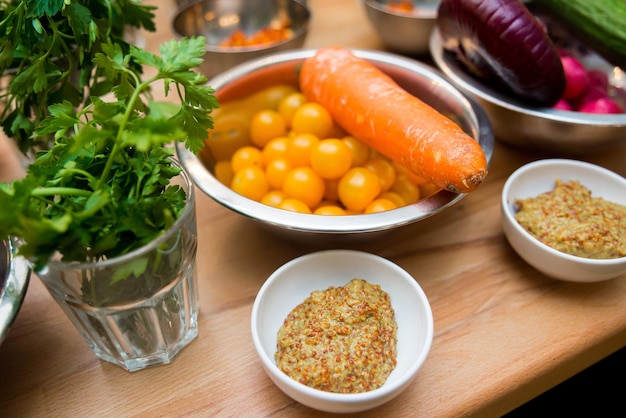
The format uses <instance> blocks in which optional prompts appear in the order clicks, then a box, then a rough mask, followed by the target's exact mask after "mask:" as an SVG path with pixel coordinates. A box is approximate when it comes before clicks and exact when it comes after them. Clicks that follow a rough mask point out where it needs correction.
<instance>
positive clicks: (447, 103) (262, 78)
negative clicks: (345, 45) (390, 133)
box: [177, 50, 494, 244]
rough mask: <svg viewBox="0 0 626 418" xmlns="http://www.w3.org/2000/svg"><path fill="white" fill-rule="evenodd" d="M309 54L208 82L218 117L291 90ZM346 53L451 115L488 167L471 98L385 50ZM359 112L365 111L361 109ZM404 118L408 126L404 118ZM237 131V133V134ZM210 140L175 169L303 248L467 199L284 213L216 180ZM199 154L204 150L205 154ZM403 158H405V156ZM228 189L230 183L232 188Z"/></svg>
mask: <svg viewBox="0 0 626 418" xmlns="http://www.w3.org/2000/svg"><path fill="white" fill-rule="evenodd" d="M316 52H318V51H316V50H299V51H288V52H281V53H276V54H272V55H269V56H267V57H264V58H260V59H256V60H253V61H250V62H247V63H244V64H242V65H239V66H237V67H234V68H232V69H231V70H229V71H226V72H224V73H222V74H220V75H219V76H217V77H215V78H213V79H212V80H209V84H210V85H212V86H213V87H214V88H215V90H216V95H217V97H218V99H219V100H220V101H221V103H222V108H221V109H220V110H221V111H224V110H225V109H226V108H228V107H229V106H231V108H232V104H233V103H235V104H236V103H237V101H238V100H240V99H241V98H242V97H244V96H246V95H250V94H255V92H256V93H258V92H263V91H264V89H266V88H267V87H270V86H276V85H281V84H285V83H287V84H288V85H290V86H292V87H291V88H294V87H293V86H298V77H299V74H300V72H301V70H302V67H303V62H305V60H307V59H308V58H310V57H313V56H314V55H316ZM352 52H353V53H354V55H355V56H356V57H357V58H360V59H362V60H366V61H367V62H369V63H370V65H373V66H374V67H376V68H378V71H382V72H383V73H384V74H386V75H387V76H388V77H390V78H391V79H393V80H395V82H396V83H397V84H398V85H399V86H401V87H402V88H403V89H405V90H406V92H408V93H409V94H411V95H413V96H416V97H419V98H421V100H422V101H424V102H425V103H427V104H429V105H430V106H432V108H433V109H436V110H438V111H439V112H442V114H443V113H445V114H446V115H449V116H450V117H452V118H453V119H454V120H455V121H456V122H457V124H458V126H459V127H460V128H461V129H462V130H463V131H464V132H466V133H464V134H463V135H465V136H470V137H471V138H470V140H471V142H472V143H473V144H474V147H479V149H482V151H481V153H482V154H483V155H484V158H485V160H486V163H487V164H488V163H489V162H490V161H491V157H492V153H493V145H494V144H493V141H494V138H493V134H492V132H491V126H490V124H489V121H488V119H487V117H486V115H485V113H484V112H483V111H482V109H481V108H480V106H478V105H477V104H476V102H475V101H474V100H472V99H470V98H469V97H467V96H466V95H464V94H463V93H461V92H459V91H458V90H457V89H456V88H455V87H454V86H452V84H450V83H449V82H448V81H446V80H445V79H444V78H443V77H442V76H441V75H439V73H438V72H437V71H436V70H435V69H434V68H432V67H429V66H427V65H425V64H423V63H420V62H418V61H415V60H412V59H409V58H405V57H402V56H399V55H395V54H391V53H388V52H381V51H366V50H353V51H352ZM314 72H315V71H314ZM349 75H350V74H349ZM363 85H365V84H362V85H361V90H363V89H362V86H363ZM357 88H358V86H357ZM373 100H374V101H376V100H380V99H379V96H374V99H373ZM370 101H371V100H370ZM229 102H230V103H229ZM383 103H384V102H383ZM248 104H249V102H248ZM359 106H360V105H359V104H358V103H355V104H354V105H353V106H344V108H346V109H348V113H349V114H348V116H358V114H359V113H358V112H357V111H356V110H355V109H356V108H357V107H359ZM378 108H379V107H377V106H374V107H373V108H372V109H369V111H373V112H376V111H377V109H378ZM363 111H364V112H366V111H368V109H364V110H363ZM396 113H401V112H396ZM217 116H219V114H216V119H215V124H216V129H215V130H217V129H218V124H220V123H222V122H221V121H220V120H219V119H218V117H217ZM401 116H402V115H401ZM407 118H410V119H411V120H414V118H412V117H410V115H409V116H408V117H407ZM238 120H239V122H238ZM368 120H369V119H368ZM240 122H241V118H239V117H236V118H231V119H230V124H229V125H228V127H229V129H228V130H226V131H224V133H225V135H223V137H225V138H228V139H229V140H230V139H232V140H236V135H235V134H236V133H237V132H238V128H237V127H238V126H240V125H238V124H239V123H240ZM315 126H319V125H317V124H316V125H315ZM392 128H393V127H392ZM239 131H242V130H241V129H239ZM245 132H248V131H247V130H243V133H244V134H245ZM337 135H339V137H340V138H343V137H344V135H346V134H345V133H338V134H337ZM211 140H212V139H211V135H210V136H209V139H208V141H209V143H207V145H206V146H205V149H204V150H203V152H201V154H200V156H196V155H193V154H191V153H189V152H188V151H186V150H185V149H183V148H182V147H179V148H178V149H177V151H178V155H179V158H180V161H181V163H182V164H183V166H184V167H185V168H186V169H187V170H188V171H189V173H190V175H191V177H192V179H193V180H194V182H195V183H196V184H197V185H198V187H199V188H200V189H201V190H203V191H204V192H205V193H206V194H207V195H209V196H210V197H212V198H213V199H214V200H215V201H217V202H218V203H220V204H222V205H223V206H225V207H226V208H228V209H230V210H232V211H234V212H236V213H239V214H241V215H243V216H244V217H246V218H249V219H251V220H254V221H255V222H256V223H258V224H259V225H260V226H262V227H264V228H267V229H269V230H271V231H274V232H277V233H278V234H279V235H283V236H285V237H290V238H294V239H296V240H303V239H304V240H306V242H307V243H322V244H328V243H331V244H336V243H339V242H342V243H345V242H363V241H364V240H367V239H374V238H376V237H379V236H381V235H383V234H386V233H389V232H390V231H393V230H396V229H397V228H401V227H403V226H405V225H408V224H412V223H414V222H418V221H420V220H423V219H426V218H428V217H430V216H434V215H436V214H438V213H439V212H441V211H444V210H446V209H447V208H449V207H451V206H453V205H455V204H457V203H458V202H459V201H460V200H462V199H463V198H464V197H465V196H466V195H467V193H465V192H461V193H455V192H452V191H449V190H443V189H435V191H433V193H432V194H430V195H428V196H427V197H425V198H423V199H420V200H419V201H417V202H415V203H411V204H406V205H404V206H401V207H397V208H395V209H392V210H386V211H383V212H377V213H367V214H364V213H359V214H353V213H352V212H349V213H345V214H343V215H342V216H326V215H318V214H314V213H301V212H297V211H292V210H284V209H281V208H278V207H274V206H271V205H269V204H264V203H262V202H261V201H257V200H254V199H253V198H249V197H246V196H244V195H243V194H241V193H237V192H236V191H234V190H233V188H231V187H229V186H228V185H227V184H225V183H224V182H222V181H220V180H219V179H218V177H219V172H218V171H219V167H220V165H219V164H218V162H219V161H218V160H222V159H224V158H226V159H227V158H229V157H228V156H226V157H217V152H218V151H219V150H217V149H216V151H215V152H211V150H212V146H211V144H210V141H211ZM454 150H455V149H453V151H454ZM204 152H208V155H207V154H204ZM368 152H369V151H368ZM406 157H407V158H408V157H409V154H408V153H407V154H406ZM463 161H465V158H463ZM228 165H229V164H228V162H227V166H228ZM359 172H363V170H359ZM228 184H231V185H232V182H229V183H228ZM328 187H329V188H328V190H329V191H332V189H331V188H330V186H328ZM437 190H438V191H437ZM285 200H287V199H285Z"/></svg>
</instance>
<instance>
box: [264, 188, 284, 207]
mask: <svg viewBox="0 0 626 418" xmlns="http://www.w3.org/2000/svg"><path fill="white" fill-rule="evenodd" d="M283 200H285V194H284V193H283V192H281V191H280V190H270V191H269V192H267V193H265V196H263V197H262V198H261V203H263V204H264V205H268V206H272V207H275V208H277V207H278V206H279V205H280V204H281V202H282V201H283Z"/></svg>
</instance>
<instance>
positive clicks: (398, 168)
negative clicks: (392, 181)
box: [392, 161, 428, 186]
mask: <svg viewBox="0 0 626 418" xmlns="http://www.w3.org/2000/svg"><path fill="white" fill-rule="evenodd" d="M392 164H393V166H394V168H395V169H396V172H397V173H401V174H403V175H405V176H407V177H408V178H409V180H411V181H412V182H413V183H415V184H417V185H418V186H421V185H422V184H426V183H428V180H426V179H424V178H423V177H421V176H418V175H417V174H415V173H414V172H412V171H411V170H409V169H408V168H406V167H405V166H403V165H401V164H400V163H398V162H397V161H393V162H392Z"/></svg>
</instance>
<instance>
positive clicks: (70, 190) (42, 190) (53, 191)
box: [32, 187, 93, 197]
mask: <svg viewBox="0 0 626 418" xmlns="http://www.w3.org/2000/svg"><path fill="white" fill-rule="evenodd" d="M92 193H93V192H90V191H89V190H85V189H77V188H74V187H38V188H36V189H34V190H33V191H32V195H33V196H56V195H70V196H84V197H90V196H91V195H92Z"/></svg>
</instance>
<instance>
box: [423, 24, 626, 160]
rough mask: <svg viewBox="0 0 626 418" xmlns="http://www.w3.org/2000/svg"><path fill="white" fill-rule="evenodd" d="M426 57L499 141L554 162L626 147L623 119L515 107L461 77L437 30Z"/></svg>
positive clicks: (621, 116) (625, 119)
mask: <svg viewBox="0 0 626 418" xmlns="http://www.w3.org/2000/svg"><path fill="white" fill-rule="evenodd" d="M430 52H431V55H432V57H433V60H434V61H435V63H436V64H437V66H438V67H439V68H440V69H441V71H442V72H443V73H444V74H445V75H446V76H447V77H448V79H449V80H450V81H451V82H452V83H453V84H454V85H455V86H457V87H458V88H459V89H460V90H461V91H463V92H465V93H467V94H469V95H470V96H472V97H474V98H475V99H476V100H477V101H478V102H479V103H480V104H481V105H482V107H483V108H484V109H485V111H486V112H487V114H488V115H489V119H490V120H491V123H492V125H493V131H494V134H495V136H496V138H497V139H498V140H501V141H503V142H506V143H509V144H511V145H514V146H516V147H520V148H525V149H531V150H538V151H543V152H547V153H550V154H553V155H557V156H558V155H582V154H586V153H590V152H597V151H601V150H603V149H606V148H609V147H611V146H613V145H615V144H617V143H619V142H623V141H626V114H613V115H599V114H591V113H580V112H571V111H564V110H556V109H549V108H538V107H529V106H527V105H525V104H522V103H520V102H517V101H515V100H514V99H511V98H509V97H507V96H505V95H503V94H501V93H499V92H498V91H496V90H494V89H492V88H490V87H489V86H488V85H485V84H483V83H480V82H479V81H477V80H476V79H475V78H473V77H472V76H470V75H469V74H468V73H467V72H465V71H464V70H463V68H462V67H461V66H460V64H459V63H458V62H457V61H456V59H455V58H454V57H452V56H451V55H449V54H446V53H445V52H444V50H443V45H442V40H441V35H440V33H439V31H438V30H437V29H434V30H433V32H432V35H431V38H430ZM618 70H619V69H615V71H618ZM620 72H621V71H620ZM621 74H622V75H623V74H624V73H621Z"/></svg>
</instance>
